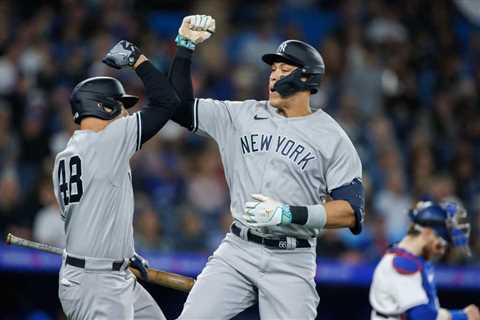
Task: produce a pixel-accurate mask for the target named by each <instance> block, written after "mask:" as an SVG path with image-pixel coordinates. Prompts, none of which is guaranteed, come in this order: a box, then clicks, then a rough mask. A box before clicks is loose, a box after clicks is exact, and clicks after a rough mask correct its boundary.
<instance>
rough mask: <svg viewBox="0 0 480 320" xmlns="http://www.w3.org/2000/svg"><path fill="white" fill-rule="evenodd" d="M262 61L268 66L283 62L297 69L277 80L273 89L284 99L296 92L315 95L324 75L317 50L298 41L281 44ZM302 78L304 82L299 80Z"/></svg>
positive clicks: (264, 56)
mask: <svg viewBox="0 0 480 320" xmlns="http://www.w3.org/2000/svg"><path fill="white" fill-rule="evenodd" d="M262 60H263V61H264V62H265V63H267V64H269V65H272V64H273V63H275V62H284V63H287V64H290V65H294V66H297V67H298V68H297V69H296V70H294V71H293V72H292V73H291V74H289V75H288V76H286V77H284V78H281V79H279V80H278V81H277V82H276V83H275V85H274V87H273V91H277V92H278V93H279V94H280V95H281V96H284V97H286V96H290V95H292V94H294V93H296V92H298V91H310V92H311V93H316V92H317V91H318V88H319V87H320V80H321V79H322V76H323V75H324V74H325V63H324V62H323V58H322V56H321V55H320V53H319V52H318V50H317V49H315V48H314V47H312V46H311V45H309V44H308V43H305V42H303V41H300V40H287V41H285V42H283V43H282V44H280V46H279V47H278V48H277V52H276V53H268V54H265V55H263V56H262ZM302 77H305V78H306V81H303V80H301V78H302Z"/></svg>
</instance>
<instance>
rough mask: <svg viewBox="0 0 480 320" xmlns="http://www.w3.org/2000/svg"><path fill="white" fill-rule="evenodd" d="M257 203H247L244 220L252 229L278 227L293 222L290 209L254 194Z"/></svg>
mask: <svg viewBox="0 0 480 320" xmlns="http://www.w3.org/2000/svg"><path fill="white" fill-rule="evenodd" d="M252 198H254V199H255V200H257V201H248V202H246V203H245V214H244V215H243V218H244V219H245V221H246V222H247V224H248V225H250V226H252V227H266V226H278V225H280V224H289V223H291V222H292V213H291V212H290V207H289V206H288V205H286V204H283V203H280V202H278V201H276V200H273V199H271V198H269V197H266V196H264V195H262V194H252Z"/></svg>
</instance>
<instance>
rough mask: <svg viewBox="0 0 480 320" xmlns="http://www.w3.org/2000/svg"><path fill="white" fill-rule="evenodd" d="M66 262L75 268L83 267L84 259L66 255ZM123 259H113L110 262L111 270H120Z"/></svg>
mask: <svg viewBox="0 0 480 320" xmlns="http://www.w3.org/2000/svg"><path fill="white" fill-rule="evenodd" d="M65 263H66V264H69V265H71V266H74V267H77V268H83V269H84V268H85V259H80V258H75V257H72V256H69V255H67V259H66V260H65ZM122 265H123V260H120V261H113V262H112V271H120V270H121V269H122Z"/></svg>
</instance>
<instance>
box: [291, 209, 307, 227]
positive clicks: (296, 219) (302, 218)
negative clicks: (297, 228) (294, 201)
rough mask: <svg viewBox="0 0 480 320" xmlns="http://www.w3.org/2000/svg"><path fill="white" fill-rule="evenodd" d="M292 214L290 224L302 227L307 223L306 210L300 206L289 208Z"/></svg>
mask: <svg viewBox="0 0 480 320" xmlns="http://www.w3.org/2000/svg"><path fill="white" fill-rule="evenodd" d="M290 212H291V213H292V223H294V224H300V225H304V224H306V223H307V221H308V208H307V207H301V206H290Z"/></svg>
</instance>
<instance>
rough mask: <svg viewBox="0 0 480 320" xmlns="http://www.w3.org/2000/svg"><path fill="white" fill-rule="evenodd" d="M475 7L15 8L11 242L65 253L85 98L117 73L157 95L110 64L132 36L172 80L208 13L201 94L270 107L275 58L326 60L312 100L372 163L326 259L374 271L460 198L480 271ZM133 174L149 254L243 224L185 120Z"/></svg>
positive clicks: (8, 50) (1, 99)
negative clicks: (348, 223) (181, 30)
mask: <svg viewBox="0 0 480 320" xmlns="http://www.w3.org/2000/svg"><path fill="white" fill-rule="evenodd" d="M458 2H461V1H458ZM463 10H465V8H462V7H460V6H459V4H457V3H456V2H455V1H445V0H438V1H426V0H424V1H420V0H409V1H400V0H369V1H361V0H358V1H354V0H345V1H335V0H316V1H315V0H283V1H248V2H245V1H239V0H234V1H222V0H199V1H195V2H187V1H178V2H177V1H173V0H170V1H162V2H161V3H159V4H153V3H150V2H147V1H133V0H130V1H115V0H109V1H100V0H89V1H68V0H63V1H22V2H21V5H20V4H19V3H16V2H15V1H11V0H10V1H9V0H6V1H2V2H0V232H2V233H6V232H15V233H17V234H19V235H23V236H25V237H29V238H33V239H36V240H39V241H42V242H48V243H52V244H55V245H60V246H61V245H63V244H64V235H63V223H62V221H61V220H60V215H59V210H58V207H57V205H56V203H55V199H54V196H53V193H52V186H51V167H52V162H53V159H54V157H55V154H56V153H57V152H59V151H60V150H62V149H63V148H64V146H65V145H66V143H67V141H68V139H69V137H70V135H71V134H72V132H73V131H74V130H75V129H76V126H75V124H74V123H73V120H72V115H71V112H70V106H69V95H70V91H71V89H72V88H73V86H74V85H75V84H76V83H78V82H79V81H81V80H83V79H85V78H87V77H90V76H96V75H111V76H115V77H118V78H119V79H121V81H122V82H123V84H124V85H125V87H126V90H127V92H129V93H132V94H138V95H140V96H142V95H143V87H142V84H141V82H140V81H139V79H138V78H137V77H136V75H135V73H134V72H132V71H115V70H112V69H110V68H108V67H106V66H105V65H103V64H102V63H101V62H100V61H101V57H102V56H103V55H104V54H105V53H106V52H107V51H108V49H109V48H110V47H111V46H112V45H113V44H114V43H115V42H116V41H118V40H120V39H128V40H130V41H132V42H134V43H136V44H137V45H139V46H140V47H141V49H142V50H143V51H144V53H145V54H146V55H147V56H148V57H149V58H150V59H151V60H152V61H153V62H154V63H155V64H156V65H157V66H158V67H159V68H160V69H162V70H164V71H165V72H168V68H169V63H170V61H171V59H172V57H173V55H174V52H175V43H174V41H173V40H174V37H175V35H176V32H177V30H178V27H179V25H180V23H181V19H182V17H183V16H185V15H187V14H189V13H205V14H209V15H212V16H213V17H214V18H215V19H216V25H217V32H216V33H215V35H214V36H213V37H212V38H211V39H210V40H209V41H207V42H206V43H205V44H202V45H200V46H199V47H198V50H197V52H196V53H195V58H194V70H193V80H194V89H195V92H196V95H197V96H199V97H211V98H217V99H229V100H237V99H247V98H256V99H264V98H265V97H266V88H267V78H268V72H269V69H268V68H267V66H265V65H264V64H263V63H262V62H261V60H260V57H261V55H262V54H263V53H265V52H267V51H273V50H275V49H276V47H277V46H278V44H279V43H280V42H281V41H283V40H285V39H291V38H295V39H303V40H305V41H307V42H309V43H311V44H312V45H314V46H316V47H317V48H318V49H319V50H320V52H321V53H322V55H323V57H324V60H325V63H326V75H325V78H324V80H323V84H322V89H321V91H320V92H319V93H318V94H316V95H315V96H313V97H312V101H311V104H312V107H314V108H315V109H318V108H323V109H324V110H325V111H327V112H328V113H330V114H331V115H332V116H333V117H334V118H335V119H337V121H338V122H339V123H340V124H341V125H342V127H343V128H344V129H345V130H346V131H347V133H348V134H349V136H350V138H351V139H352V141H353V142H354V145H355V146H356V148H357V150H358V152H359V154H360V156H361V159H362V162H363V166H364V184H365V186H366V191H367V193H366V194H367V198H366V200H367V210H366V212H367V216H366V227H365V231H364V232H363V233H362V234H361V235H360V236H357V237H354V236H352V235H350V234H349V232H348V231H336V232H326V233H325V234H324V235H323V237H322V238H321V239H320V240H319V245H318V254H319V255H320V256H326V257H336V258H341V259H346V260H351V261H352V260H353V261H358V260H368V261H374V260H376V259H378V258H379V257H380V256H381V255H382V254H383V252H384V250H385V249H386V247H387V246H388V245H389V244H391V243H394V242H395V241H398V240H399V239H400V238H401V237H402V235H403V234H405V232H406V230H407V227H408V218H407V210H408V209H409V208H410V207H411V206H412V205H413V204H414V203H415V202H416V201H418V200H420V199H435V200H440V199H444V198H450V199H457V200H459V201H461V202H462V203H463V205H464V206H465V208H466V209H467V210H468V213H469V219H470V222H471V224H472V226H473V230H472V246H473V247H474V252H476V256H474V259H471V260H468V261H465V260H464V259H462V258H461V257H459V256H458V255H456V254H455V253H453V252H452V253H451V254H449V256H448V257H447V259H446V260H448V261H449V262H451V263H478V262H479V261H480V260H479V258H478V256H479V254H480V246H479V245H478V242H479V241H478V240H479V239H480V170H479V171H477V169H478V168H480V109H479V89H480V59H479V57H480V24H478V17H475V15H473V14H472V15H468V14H464V13H463V12H464V11H463ZM476 12H480V9H479V8H477V11H476ZM476 18H477V20H476ZM319 125H320V126H321V125H322V124H321V123H319ZM312 139H315V137H312ZM131 166H132V171H133V184H134V191H135V196H136V213H135V221H134V226H135V239H136V240H135V241H136V247H137V250H139V251H149V250H156V251H162V252H172V251H175V252H181V251H194V252H204V253H209V252H211V251H212V250H213V249H214V248H215V247H216V246H217V245H218V243H219V242H220V240H221V239H222V238H223V236H224V234H225V232H227V230H228V228H229V225H230V223H231V217H230V213H229V199H228V189H227V186H226V183H225V179H224V176H223V170H222V164H221V161H220V159H219V155H218V150H217V147H216V145H215V143H214V142H212V141H211V140H208V139H205V138H202V137H199V136H195V135H193V134H190V133H189V132H187V131H186V130H184V129H182V128H180V127H178V126H177V125H175V124H173V123H169V124H168V125H167V126H166V127H165V128H164V129H162V130H161V132H160V134H159V135H157V136H156V137H155V138H153V139H152V140H151V141H149V142H148V143H146V144H145V145H144V146H143V147H142V151H141V152H140V153H139V154H137V155H136V156H134V158H133V159H132V161H131Z"/></svg>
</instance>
